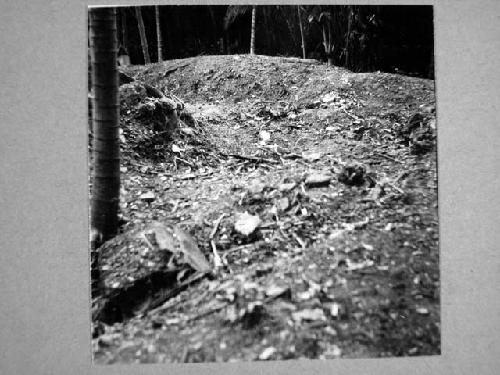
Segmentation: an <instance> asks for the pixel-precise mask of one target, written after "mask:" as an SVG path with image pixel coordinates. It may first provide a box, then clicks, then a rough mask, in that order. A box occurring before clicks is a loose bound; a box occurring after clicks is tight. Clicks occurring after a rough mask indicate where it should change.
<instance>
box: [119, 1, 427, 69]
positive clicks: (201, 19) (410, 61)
mask: <svg viewBox="0 0 500 375" xmlns="http://www.w3.org/2000/svg"><path fill="white" fill-rule="evenodd" d="M141 8H142V15H143V18H144V23H145V28H146V35H147V40H148V41H149V43H150V44H155V43H156V40H157V38H156V27H155V9H154V7H153V6H146V7H141ZM300 10H301V12H300V14H301V18H302V25H303V28H304V39H305V44H306V54H307V57H309V58H316V59H319V60H324V61H327V59H328V58H329V60H330V62H331V63H333V64H335V65H337V66H344V67H347V68H349V69H351V70H353V71H376V70H381V71H387V72H403V73H407V74H411V75H417V76H422V77H428V78H433V74H434V70H433V48H434V46H433V10H432V7H431V6H359V5H343V6H317V5H316V6H313V5H307V6H300ZM119 21H120V22H119V25H120V28H121V30H120V35H121V37H120V43H121V44H122V46H123V47H125V49H126V50H128V53H129V54H130V57H131V61H132V63H133V64H142V63H144V60H143V59H144V58H143V53H142V49H141V42H140V37H139V32H138V26H137V20H136V18H135V11H134V9H133V8H129V7H124V8H120V11H119ZM123 21H125V22H123ZM160 22H161V31H162V38H163V41H164V48H163V50H164V59H175V58H183V57H190V56H196V55H213V54H236V53H248V52H249V49H250V24H251V7H250V6H225V5H224V6H161V7H160ZM324 31H325V32H326V35H327V37H328V39H329V42H330V43H331V45H330V47H331V48H330V49H326V50H325V46H324V37H323V35H324V33H323V32H324ZM255 48H256V53H257V54H265V55H282V56H301V55H302V50H301V35H300V26H299V19H298V12H297V6H281V5H272V6H271V5H270V6H258V7H257V16H256V46H255ZM326 51H328V52H329V53H326ZM150 53H151V54H152V55H151V58H152V61H157V56H156V48H154V50H153V49H152V51H151V52H150Z"/></svg>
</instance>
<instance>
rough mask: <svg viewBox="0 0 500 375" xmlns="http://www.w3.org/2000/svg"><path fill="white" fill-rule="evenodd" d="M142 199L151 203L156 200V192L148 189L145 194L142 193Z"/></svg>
mask: <svg viewBox="0 0 500 375" xmlns="http://www.w3.org/2000/svg"><path fill="white" fill-rule="evenodd" d="M139 199H140V200H143V201H144V202H148V203H151V202H153V201H154V200H155V194H154V193H153V192H152V191H148V192H146V193H144V194H141V195H140V196H139Z"/></svg>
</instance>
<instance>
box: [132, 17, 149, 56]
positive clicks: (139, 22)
mask: <svg viewBox="0 0 500 375" xmlns="http://www.w3.org/2000/svg"><path fill="white" fill-rule="evenodd" d="M135 15H136V17H137V26H138V27H139V35H140V37H141V46H142V53H143V55H144V63H145V64H151V59H150V58H149V48H148V40H147V39H146V30H145V28H144V21H143V20H142V13H141V8H140V7H135Z"/></svg>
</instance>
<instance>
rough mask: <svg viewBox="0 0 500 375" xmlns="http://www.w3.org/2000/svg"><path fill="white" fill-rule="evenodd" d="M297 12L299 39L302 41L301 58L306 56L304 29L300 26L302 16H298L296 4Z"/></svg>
mask: <svg viewBox="0 0 500 375" xmlns="http://www.w3.org/2000/svg"><path fill="white" fill-rule="evenodd" d="M297 14H298V16H299V27H300V40H301V42H302V58H303V59H305V58H306V42H305V40H304V29H303V27H302V18H300V5H297Z"/></svg>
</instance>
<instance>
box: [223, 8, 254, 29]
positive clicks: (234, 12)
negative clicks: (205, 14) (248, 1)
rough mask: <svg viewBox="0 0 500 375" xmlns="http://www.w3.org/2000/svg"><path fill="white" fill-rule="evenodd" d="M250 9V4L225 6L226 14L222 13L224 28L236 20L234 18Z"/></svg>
mask: <svg viewBox="0 0 500 375" xmlns="http://www.w3.org/2000/svg"><path fill="white" fill-rule="evenodd" d="M251 9H252V6H251V5H230V6H228V7H227V10H226V14H225V15H224V30H227V28H228V27H229V26H230V25H231V24H232V23H233V22H234V21H235V20H236V18H238V17H240V16H242V15H244V14H245V13H246V12H248V11H249V10H251Z"/></svg>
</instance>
